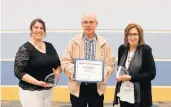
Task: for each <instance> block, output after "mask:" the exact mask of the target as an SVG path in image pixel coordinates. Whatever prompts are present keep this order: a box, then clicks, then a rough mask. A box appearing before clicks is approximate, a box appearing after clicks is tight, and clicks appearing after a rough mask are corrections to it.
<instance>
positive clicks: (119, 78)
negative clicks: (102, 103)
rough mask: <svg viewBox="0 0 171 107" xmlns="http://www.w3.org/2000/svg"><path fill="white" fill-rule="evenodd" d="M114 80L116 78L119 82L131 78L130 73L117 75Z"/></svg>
mask: <svg viewBox="0 0 171 107" xmlns="http://www.w3.org/2000/svg"><path fill="white" fill-rule="evenodd" d="M116 80H117V81H118V82H120V81H129V80H131V76H130V75H122V76H118V77H117V78H116Z"/></svg>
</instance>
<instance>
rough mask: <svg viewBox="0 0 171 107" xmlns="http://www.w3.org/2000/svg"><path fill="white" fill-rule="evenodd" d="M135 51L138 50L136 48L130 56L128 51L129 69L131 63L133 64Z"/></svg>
mask: <svg viewBox="0 0 171 107" xmlns="http://www.w3.org/2000/svg"><path fill="white" fill-rule="evenodd" d="M135 52H136V50H135V51H134V53H133V54H132V56H131V57H130V51H128V57H127V58H128V68H127V69H129V67H130V64H131V61H132V59H133V58H134V56H135Z"/></svg>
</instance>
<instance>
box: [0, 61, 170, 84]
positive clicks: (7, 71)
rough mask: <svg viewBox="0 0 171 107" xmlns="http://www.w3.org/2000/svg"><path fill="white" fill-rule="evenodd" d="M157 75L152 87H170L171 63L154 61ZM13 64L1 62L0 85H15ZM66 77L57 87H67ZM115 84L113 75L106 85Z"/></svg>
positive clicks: (16, 80)
mask: <svg viewBox="0 0 171 107" xmlns="http://www.w3.org/2000/svg"><path fill="white" fill-rule="evenodd" d="M155 63H156V69H157V75H156V78H155V79H154V80H153V81H152V84H153V86H171V78H170V76H171V72H170V70H171V61H156V62H155ZM13 67H14V62H13V61H1V77H2V78H1V85H17V84H18V79H17V78H16V77H15V76H14V70H13ZM67 81H68V79H67V77H66V76H65V75H64V74H63V73H62V74H61V78H60V81H59V85H67ZM115 84H116V81H115V73H113V74H112V76H111V78H110V79H109V80H108V82H107V85H108V86H113V85H115Z"/></svg>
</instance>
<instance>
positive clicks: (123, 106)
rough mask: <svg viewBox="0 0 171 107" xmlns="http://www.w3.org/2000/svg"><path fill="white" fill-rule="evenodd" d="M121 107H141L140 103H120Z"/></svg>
mask: <svg viewBox="0 0 171 107" xmlns="http://www.w3.org/2000/svg"><path fill="white" fill-rule="evenodd" d="M120 107H140V103H135V104H131V103H128V102H124V101H120Z"/></svg>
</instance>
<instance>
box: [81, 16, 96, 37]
mask: <svg viewBox="0 0 171 107" xmlns="http://www.w3.org/2000/svg"><path fill="white" fill-rule="evenodd" d="M81 24H82V28H83V31H84V34H85V35H87V36H94V33H95V30H96V27H97V25H98V22H97V19H96V16H95V14H85V15H84V16H83V18H82V23H81Z"/></svg>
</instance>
